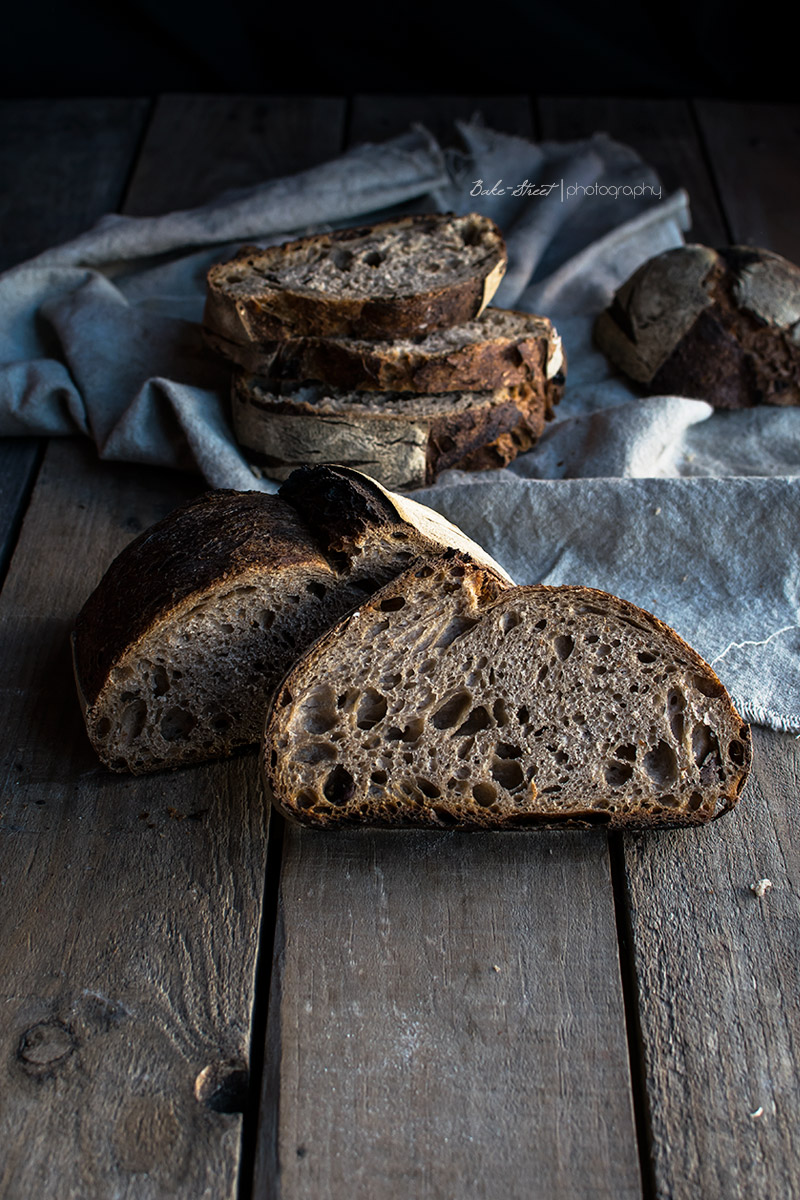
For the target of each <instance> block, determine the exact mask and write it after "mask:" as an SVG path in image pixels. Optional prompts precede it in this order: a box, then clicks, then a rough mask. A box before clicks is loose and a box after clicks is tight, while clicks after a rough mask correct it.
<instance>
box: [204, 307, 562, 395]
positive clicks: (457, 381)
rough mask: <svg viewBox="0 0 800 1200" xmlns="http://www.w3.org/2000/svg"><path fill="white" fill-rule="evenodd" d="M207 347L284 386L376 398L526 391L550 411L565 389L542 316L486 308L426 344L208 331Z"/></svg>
mask: <svg viewBox="0 0 800 1200" xmlns="http://www.w3.org/2000/svg"><path fill="white" fill-rule="evenodd" d="M205 336H206V340H207V342H208V344H209V346H210V347H211V348H212V349H213V350H216V351H217V352H218V353H220V354H222V355H224V356H225V357H226V358H228V359H230V360H231V361H233V362H235V363H238V364H239V366H241V367H243V368H244V369H245V370H246V371H247V372H249V373H250V374H253V375H261V376H264V377H268V378H270V379H273V380H279V381H281V382H284V383H302V382H304V381H305V380H308V379H318V380H321V381H322V382H323V383H326V384H328V385H330V386H332V387H337V388H343V389H351V388H358V389H362V390H366V391H373V392H419V393H431V392H455V391H486V390H487V389H492V388H499V387H514V386H515V385H519V384H527V385H529V386H531V387H534V388H536V389H537V390H540V391H541V392H542V393H543V394H545V395H546V399H547V402H548V404H549V406H550V407H551V408H552V405H553V404H555V403H556V402H557V400H558V398H559V397H560V395H561V391H562V390H563V382H564V373H565V370H566V364H565V361H564V352H563V349H562V346H561V339H560V337H559V336H558V334H557V332H556V331H555V329H554V328H553V326H552V324H551V323H550V321H548V320H547V318H546V317H537V316H534V315H533V314H532V313H522V312H512V311H510V310H508V309H502V308H487V309H486V310H485V311H484V312H483V313H482V314H481V315H480V317H476V318H475V319H474V320H473V321H467V322H466V323H465V324H463V325H458V326H456V328H454V329H442V330H437V331H436V332H434V333H430V334H428V336H427V337H423V338H397V339H395V340H394V341H392V342H385V341H377V340H374V339H372V340H370V339H366V338H322V337H305V338H286V339H284V340H283V341H272V342H263V343H253V342H247V343H244V344H243V343H239V342H232V341H230V340H229V339H228V338H224V337H221V336H219V335H218V334H215V333H214V332H212V331H211V330H206V331H205Z"/></svg>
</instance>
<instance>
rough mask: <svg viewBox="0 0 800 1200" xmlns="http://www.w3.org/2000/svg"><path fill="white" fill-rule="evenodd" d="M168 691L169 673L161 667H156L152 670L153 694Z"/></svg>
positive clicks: (162, 694)
mask: <svg viewBox="0 0 800 1200" xmlns="http://www.w3.org/2000/svg"><path fill="white" fill-rule="evenodd" d="M168 691H169V675H167V672H166V671H165V670H164V668H163V667H156V668H155V670H154V671H153V695H154V696H164V695H166V693H167V692H168Z"/></svg>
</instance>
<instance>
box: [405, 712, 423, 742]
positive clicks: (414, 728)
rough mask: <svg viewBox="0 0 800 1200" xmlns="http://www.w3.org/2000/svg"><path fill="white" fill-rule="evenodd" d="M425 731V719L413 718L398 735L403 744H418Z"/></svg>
mask: <svg viewBox="0 0 800 1200" xmlns="http://www.w3.org/2000/svg"><path fill="white" fill-rule="evenodd" d="M424 731H425V718H424V717H415V718H414V720H413V721H409V722H408V724H407V725H406V727H405V729H404V730H403V732H402V734H401V735H400V737H401V740H402V741H404V742H418V741H419V739H420V738H421V737H422V734H423V733H424Z"/></svg>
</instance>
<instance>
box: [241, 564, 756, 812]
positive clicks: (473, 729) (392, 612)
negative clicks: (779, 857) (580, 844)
mask: <svg viewBox="0 0 800 1200" xmlns="http://www.w3.org/2000/svg"><path fill="white" fill-rule="evenodd" d="M750 759H751V748H750V731H749V728H748V726H747V725H746V724H744V723H743V722H742V720H741V718H740V717H739V716H738V714H737V713H736V712H735V710H734V709H733V707H732V705H731V702H730V699H729V697H728V695H727V693H726V691H725V689H724V687H723V686H722V684H721V683H720V681H719V680H718V679H717V677H716V675H715V674H714V672H713V671H712V670H711V668H710V667H708V666H707V664H706V663H704V662H703V660H702V659H701V658H700V657H699V656H698V655H697V654H696V653H695V652H694V651H693V650H692V649H691V648H690V647H689V646H687V645H686V644H685V643H684V642H683V641H682V640H681V639H680V638H679V637H678V635H677V634H675V633H674V632H673V631H672V630H670V629H669V628H668V627H667V626H665V625H663V624H662V623H661V622H659V621H658V620H657V619H656V618H655V617H652V616H651V615H650V614H648V613H646V612H644V611H643V610H641V609H638V608H636V607H634V606H633V605H630V604H628V603H626V602H624V601H622V600H618V599H616V598H615V597H613V596H609V595H607V594H605V593H602V592H596V591H593V590H591V589H587V588H580V587H561V588H550V587H544V586H538V587H526V588H508V589H503V587H502V585H501V584H500V583H499V581H498V580H497V579H496V578H495V577H492V576H489V575H488V574H487V573H486V572H484V571H483V570H482V569H481V568H479V567H477V566H475V565H474V564H472V563H471V562H469V560H466V559H464V558H463V557H462V556H460V555H453V554H451V555H449V556H445V557H443V558H439V559H436V560H433V561H429V562H427V563H418V564H416V565H415V566H413V567H412V568H411V569H410V571H408V572H406V573H405V574H404V575H403V576H401V577H400V578H399V579H398V580H395V581H394V582H393V583H391V584H389V585H388V586H387V587H384V588H383V589H381V591H379V592H378V593H377V594H376V595H375V596H373V597H372V598H371V599H370V600H368V601H367V602H366V603H365V604H362V606H361V609H360V612H359V614H358V619H354V617H352V616H351V617H349V618H348V617H346V618H345V619H344V620H343V621H342V622H340V623H339V625H338V626H337V627H336V628H335V629H334V630H333V631H331V632H330V633H329V634H327V635H326V636H325V637H323V638H322V639H321V641H320V642H318V643H317V644H316V645H315V647H313V648H312V650H311V652H310V653H309V654H308V655H306V656H305V658H304V659H302V660H301V662H300V663H299V664H298V665H297V666H296V667H295V668H294V670H293V671H292V672H291V673H290V674H289V675H288V676H287V678H286V679H285V681H284V684H283V685H282V687H281V689H280V690H279V692H278V695H277V696H276V699H275V702H274V705H273V708H272V712H271V715H270V718H269V720H268V724H267V736H266V741H265V747H264V770H265V777H266V780H267V786H268V792H269V793H270V794H271V795H272V797H273V798H274V800H275V802H276V803H277V804H278V806H279V807H280V808H281V809H282V810H283V811H284V812H285V813H287V814H288V815H290V816H291V817H293V818H294V819H296V820H298V821H300V822H302V823H305V824H309V825H316V826H335V825H348V824H369V825H388V826H427V827H431V828H473V829H493V828H507V829H521V828H524V827H528V826H533V827H537V826H550V825H552V826H563V825H575V826H582V827H588V826H591V825H596V824H603V825H607V826H611V827H614V826H636V825H638V826H654V825H681V824H697V823H700V822H703V821H707V820H710V819H712V818H713V817H715V816H717V815H719V814H720V813H721V812H723V811H725V810H726V809H727V808H729V807H731V806H732V805H733V804H734V803H735V801H736V799H737V797H738V795H739V793H740V791H741V789H742V787H743V785H744V782H745V779H746V777H747V772H748V768H749V764H750Z"/></svg>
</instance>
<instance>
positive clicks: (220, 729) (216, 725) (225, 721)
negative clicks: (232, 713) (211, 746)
mask: <svg viewBox="0 0 800 1200" xmlns="http://www.w3.org/2000/svg"><path fill="white" fill-rule="evenodd" d="M232 724H233V721H232V720H231V718H230V717H229V716H228V714H227V713H217V715H216V716H215V717H214V718H213V719H212V721H211V728H212V729H215V730H216V731H217V733H227V732H228V730H229V729H230V727H231V725H232Z"/></svg>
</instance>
